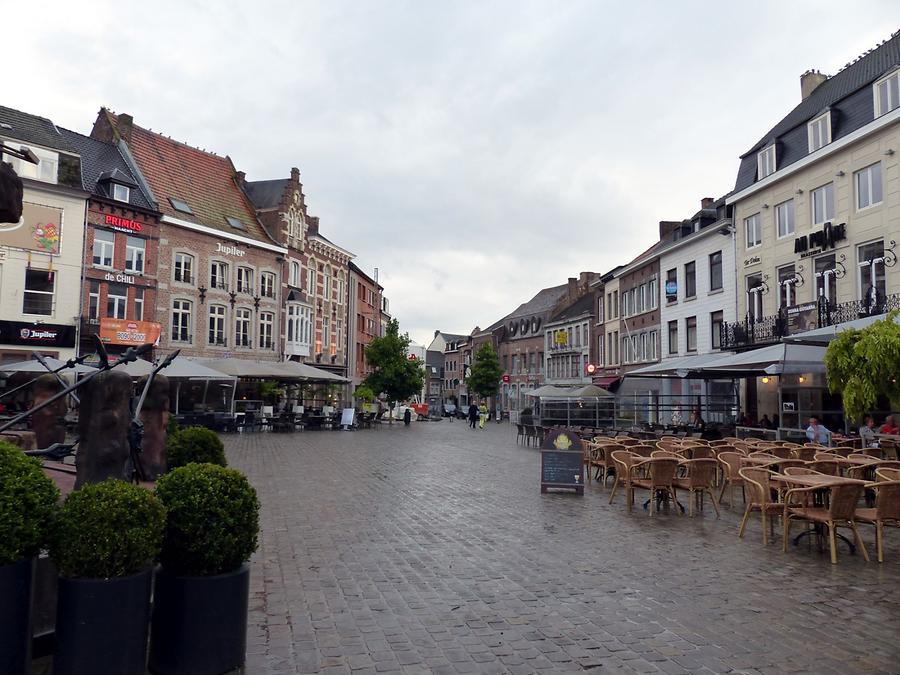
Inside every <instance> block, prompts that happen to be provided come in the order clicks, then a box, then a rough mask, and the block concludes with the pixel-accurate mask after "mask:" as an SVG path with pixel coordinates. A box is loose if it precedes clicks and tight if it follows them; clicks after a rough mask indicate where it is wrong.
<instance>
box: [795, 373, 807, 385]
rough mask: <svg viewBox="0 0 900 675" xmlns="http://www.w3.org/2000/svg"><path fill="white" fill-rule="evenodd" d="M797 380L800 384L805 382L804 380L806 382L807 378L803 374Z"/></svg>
mask: <svg viewBox="0 0 900 675" xmlns="http://www.w3.org/2000/svg"><path fill="white" fill-rule="evenodd" d="M797 381H799V382H800V384H803V383H804V382H806V378H805V377H803V376H802V375H801V376H800V377H798V378H797Z"/></svg>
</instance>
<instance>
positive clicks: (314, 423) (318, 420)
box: [306, 415, 325, 429]
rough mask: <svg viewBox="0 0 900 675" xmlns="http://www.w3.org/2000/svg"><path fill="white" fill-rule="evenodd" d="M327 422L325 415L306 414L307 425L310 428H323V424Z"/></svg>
mask: <svg viewBox="0 0 900 675" xmlns="http://www.w3.org/2000/svg"><path fill="white" fill-rule="evenodd" d="M324 423H325V415H307V416H306V426H307V427H309V428H310V429H315V428H316V427H318V428H320V429H321V428H322V425H323V424H324Z"/></svg>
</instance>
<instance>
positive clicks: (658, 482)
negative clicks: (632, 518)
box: [626, 457, 678, 517]
mask: <svg viewBox="0 0 900 675" xmlns="http://www.w3.org/2000/svg"><path fill="white" fill-rule="evenodd" d="M639 470H646V472H647V475H646V477H645V478H642V477H639V476H636V475H635V472H636V471H639ZM677 470H678V460H677V459H671V458H668V457H660V458H658V459H656V458H652V459H645V460H643V461H638V462H636V463H634V464H632V465H631V466H630V467H629V468H628V472H629V479H628V485H627V486H626V489H627V494H628V512H629V513H631V508H632V505H633V504H634V489H635V488H641V489H642V490H648V491H649V492H650V516H651V517H653V514H654V513H655V512H656V508H655V507H656V495H657V492H658V491H664V492H666V493H667V494H669V495H670V496H671V497H672V501H674V502H675V503H676V504H677V503H678V500H677V499H676V497H675V488H674V485H675V472H676V471H677Z"/></svg>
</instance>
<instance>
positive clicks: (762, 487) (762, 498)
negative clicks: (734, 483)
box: [738, 467, 783, 546]
mask: <svg viewBox="0 0 900 675" xmlns="http://www.w3.org/2000/svg"><path fill="white" fill-rule="evenodd" d="M738 473H739V474H740V476H741V478H743V479H744V485H745V488H746V491H747V493H748V495H749V498H748V500H747V509H746V510H745V511H744V517H743V518H742V519H741V527H740V529H739V530H738V537H741V538H743V536H744V529H745V528H746V527H747V520H748V519H749V518H750V514H751V513H752V512H753V511H759V512H760V515H761V516H762V533H763V546H768V544H769V529H770V528H771V529H772V533H773V536H774V528H775V520H774V519H775V518H777V517H778V515H779V514H781V513H782V510H783V507H782V504H779V503H778V502H773V501H772V482H771V480H769V477H770V476H771V472H770V471H769V470H768V469H766V468H759V469H754V468H750V467H746V468H743V469H741V470H740V471H738ZM773 517H774V518H773Z"/></svg>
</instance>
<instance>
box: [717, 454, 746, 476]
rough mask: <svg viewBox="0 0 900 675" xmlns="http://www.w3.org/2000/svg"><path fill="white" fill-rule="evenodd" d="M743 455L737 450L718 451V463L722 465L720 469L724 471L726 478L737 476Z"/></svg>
mask: <svg viewBox="0 0 900 675" xmlns="http://www.w3.org/2000/svg"><path fill="white" fill-rule="evenodd" d="M742 457H744V455H743V454H741V453H739V452H720V453H719V457H718V459H719V463H720V464H721V465H722V470H723V471H724V472H725V476H726V478H731V479H734V478H739V477H740V476H739V474H738V471H739V470H740V468H741V458H742Z"/></svg>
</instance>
